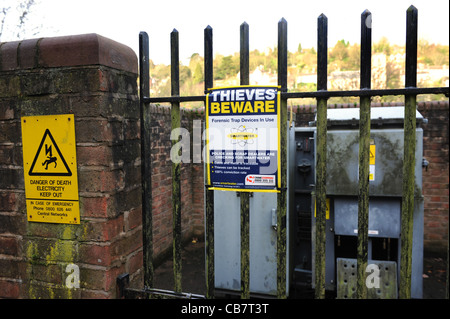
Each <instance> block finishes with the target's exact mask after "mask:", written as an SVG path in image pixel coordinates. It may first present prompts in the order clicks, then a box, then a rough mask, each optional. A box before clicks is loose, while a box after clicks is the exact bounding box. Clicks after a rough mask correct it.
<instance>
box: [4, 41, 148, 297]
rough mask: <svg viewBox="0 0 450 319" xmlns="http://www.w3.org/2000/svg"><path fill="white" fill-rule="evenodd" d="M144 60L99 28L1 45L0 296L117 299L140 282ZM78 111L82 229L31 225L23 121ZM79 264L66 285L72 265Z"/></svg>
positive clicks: (76, 133)
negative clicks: (121, 282) (124, 283)
mask: <svg viewBox="0 0 450 319" xmlns="http://www.w3.org/2000/svg"><path fill="white" fill-rule="evenodd" d="M136 80H137V58H136V54H135V53H134V52H133V51H132V50H131V49H130V48H128V47H126V46H124V45H122V44H119V43H116V42H114V41H111V40H109V39H106V38H104V37H101V36H99V35H96V34H87V35H78V36H69V37H58V38H44V39H34V40H25V41H20V42H9V43H2V44H1V46H0V125H1V129H0V176H1V178H0V298H113V297H114V296H115V291H116V277H117V275H118V274H120V273H123V272H128V273H130V275H131V279H132V280H133V281H139V280H141V279H140V277H141V273H142V226H141V218H142V214H141V189H140V187H141V180H140V137H139V131H140V129H139V101H138V95H137V84H136ZM68 113H72V114H74V115H75V136H76V153H77V165H78V185H79V198H80V217H81V223H80V225H66V224H50V223H33V222H28V221H27V218H26V205H25V194H24V175H23V174H24V172H23V159H22V138H21V117H22V116H31V115H33V116H34V115H49V114H68ZM68 264H75V265H77V266H78V267H79V270H80V288H72V289H70V288H68V287H67V285H66V284H65V283H66V277H67V276H68V273H66V266H67V265H68Z"/></svg>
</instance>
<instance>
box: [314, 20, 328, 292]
mask: <svg viewBox="0 0 450 319" xmlns="http://www.w3.org/2000/svg"><path fill="white" fill-rule="evenodd" d="M317 39H318V41H317V42H318V43H317V66H318V67H317V90H319V91H326V90H327V61H328V56H327V52H328V49H327V47H328V18H327V17H326V16H325V15H324V14H321V15H320V16H319V18H318V19H317ZM316 154H317V158H316V192H315V200H316V207H317V209H316V221H315V222H316V238H315V260H314V263H315V264H314V266H315V267H314V273H315V298H316V299H324V298H325V246H326V236H325V233H326V232H325V224H326V209H327V202H326V193H327V192H326V176H327V175H326V170H327V99H324V98H319V99H317V152H316Z"/></svg>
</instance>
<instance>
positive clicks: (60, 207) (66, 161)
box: [22, 114, 80, 224]
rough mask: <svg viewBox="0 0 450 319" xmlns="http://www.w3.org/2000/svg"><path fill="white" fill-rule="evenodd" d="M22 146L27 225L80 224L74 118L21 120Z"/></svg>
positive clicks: (44, 117)
mask: <svg viewBox="0 0 450 319" xmlns="http://www.w3.org/2000/svg"><path fill="white" fill-rule="evenodd" d="M22 146H23V169H24V180H25V197H26V203H27V217H28V221H31V222H44V223H63V224H79V223H80V208H79V202H78V177H77V160H76V151H75V123H74V115H73V114H64V115H45V116H24V117H22Z"/></svg>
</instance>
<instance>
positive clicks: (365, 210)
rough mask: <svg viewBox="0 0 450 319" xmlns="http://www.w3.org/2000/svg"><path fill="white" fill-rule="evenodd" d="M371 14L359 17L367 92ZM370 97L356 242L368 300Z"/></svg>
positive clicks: (363, 102) (362, 133)
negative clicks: (366, 278)
mask: <svg viewBox="0 0 450 319" xmlns="http://www.w3.org/2000/svg"><path fill="white" fill-rule="evenodd" d="M371 61H372V14H371V13H370V11H368V10H365V11H364V12H363V13H362V14H361V75H360V87H361V89H369V90H370V87H371V85H370V82H371V69H372V62H371ZM369 155H370V97H361V98H360V109H359V155H358V159H359V185H358V241H357V286H356V296H357V298H361V299H366V298H367V287H366V285H365V283H366V281H365V277H366V272H365V271H366V268H367V262H368V250H369V237H368V236H369V233H368V232H369V158H370V156H369Z"/></svg>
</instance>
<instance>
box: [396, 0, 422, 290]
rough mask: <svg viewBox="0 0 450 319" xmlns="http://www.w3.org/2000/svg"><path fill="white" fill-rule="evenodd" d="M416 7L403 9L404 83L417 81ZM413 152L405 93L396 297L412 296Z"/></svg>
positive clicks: (412, 109)
mask: <svg viewBox="0 0 450 319" xmlns="http://www.w3.org/2000/svg"><path fill="white" fill-rule="evenodd" d="M417 16H418V14H417V9H416V8H415V7H414V6H410V7H409V8H408V10H407V11H406V58H405V87H416V85H417ZM415 152H416V96H415V95H406V96H405V119H404V153H403V189H402V190H403V196H402V212H401V252H400V287H399V298H401V299H410V298H411V269H412V266H411V265H412V258H411V257H412V244H413V241H412V237H413V214H414V185H415V173H414V167H415Z"/></svg>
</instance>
